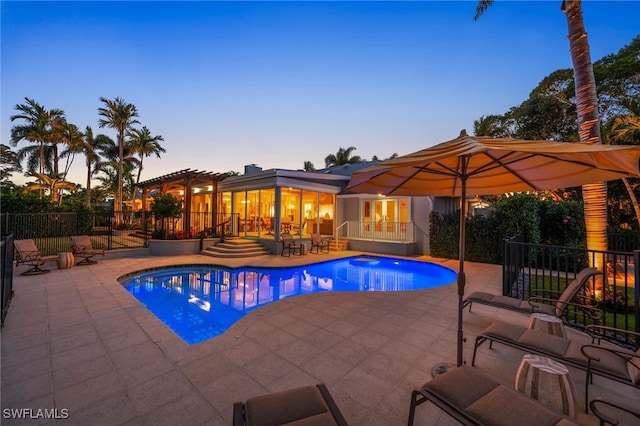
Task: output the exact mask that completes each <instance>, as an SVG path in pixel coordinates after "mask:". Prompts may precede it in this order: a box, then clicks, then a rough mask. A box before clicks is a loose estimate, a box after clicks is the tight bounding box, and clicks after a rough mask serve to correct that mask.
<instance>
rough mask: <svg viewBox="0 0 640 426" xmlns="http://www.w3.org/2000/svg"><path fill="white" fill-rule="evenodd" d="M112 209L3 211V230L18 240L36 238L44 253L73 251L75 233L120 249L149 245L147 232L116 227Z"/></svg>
mask: <svg viewBox="0 0 640 426" xmlns="http://www.w3.org/2000/svg"><path fill="white" fill-rule="evenodd" d="M113 217H114V216H113V213H110V212H109V213H73V212H71V213H15V214H14V213H3V214H2V215H0V232H2V233H3V234H7V233H12V234H13V237H14V239H15V240H25V239H33V240H35V242H36V246H37V247H38V249H39V250H40V252H41V253H42V254H43V255H44V256H48V255H53V254H57V253H58V252H60V251H71V236H72V235H91V236H93V237H94V238H92V242H93V245H94V248H96V249H105V250H117V249H122V248H137V247H144V246H145V245H146V233H145V232H144V230H137V229H122V230H120V229H114V227H113V223H114V222H113Z"/></svg>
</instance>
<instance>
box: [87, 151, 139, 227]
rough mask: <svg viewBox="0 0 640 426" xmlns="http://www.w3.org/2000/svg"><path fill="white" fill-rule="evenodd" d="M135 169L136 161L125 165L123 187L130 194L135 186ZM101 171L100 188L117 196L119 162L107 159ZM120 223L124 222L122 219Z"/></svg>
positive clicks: (99, 175) (99, 176) (99, 177)
mask: <svg viewBox="0 0 640 426" xmlns="http://www.w3.org/2000/svg"><path fill="white" fill-rule="evenodd" d="M134 169H135V164H134V163H131V162H125V163H124V165H123V173H122V176H123V186H122V188H121V190H122V192H123V193H126V194H129V193H130V191H131V188H132V187H133V184H134V179H133V172H134ZM99 171H100V172H101V174H98V175H97V176H96V179H97V180H98V181H100V182H101V184H100V186H99V189H100V190H101V191H102V192H104V193H105V194H108V195H112V196H115V194H116V193H117V192H118V162H117V161H106V162H104V163H102V164H101V165H100V169H99ZM114 198H115V197H114ZM120 218H122V212H120ZM118 223H122V220H120V222H118Z"/></svg>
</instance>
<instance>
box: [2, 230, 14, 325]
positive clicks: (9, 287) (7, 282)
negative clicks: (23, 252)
mask: <svg viewBox="0 0 640 426" xmlns="http://www.w3.org/2000/svg"><path fill="white" fill-rule="evenodd" d="M0 256H1V259H2V263H1V264H0V290H1V294H0V308H2V310H1V311H0V323H1V324H3V325H4V319H5V317H6V316H7V309H8V308H9V303H10V302H11V297H12V296H13V234H2V240H1V241H0Z"/></svg>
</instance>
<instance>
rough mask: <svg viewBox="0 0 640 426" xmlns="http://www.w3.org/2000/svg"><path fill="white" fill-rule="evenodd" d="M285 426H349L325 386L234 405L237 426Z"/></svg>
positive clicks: (301, 388)
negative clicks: (286, 425)
mask: <svg viewBox="0 0 640 426" xmlns="http://www.w3.org/2000/svg"><path fill="white" fill-rule="evenodd" d="M285 424H296V425H327V426H328V425H339V426H346V425H347V421H346V420H345V418H344V417H343V416H342V413H341V412H340V410H339V409H338V406H337V405H336V403H335V401H334V400H333V398H332V397H331V394H330V393H329V390H328V389H327V387H326V386H325V385H324V384H318V385H316V386H303V387H299V388H295V389H289V390H285V391H281V392H273V393H269V394H266V395H260V396H256V397H254V398H251V399H249V400H247V402H245V403H242V402H235V403H234V404H233V426H244V425H247V426H262V425H269V426H275V425H285Z"/></svg>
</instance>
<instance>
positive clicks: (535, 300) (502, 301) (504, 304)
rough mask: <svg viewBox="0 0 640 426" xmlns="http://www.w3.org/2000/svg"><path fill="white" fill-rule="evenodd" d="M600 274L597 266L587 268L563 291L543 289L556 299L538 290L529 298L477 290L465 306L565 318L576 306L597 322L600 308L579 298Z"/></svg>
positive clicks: (468, 298) (464, 303) (465, 301)
mask: <svg viewBox="0 0 640 426" xmlns="http://www.w3.org/2000/svg"><path fill="white" fill-rule="evenodd" d="M600 274H602V272H600V271H598V270H597V269H595V268H585V269H583V270H581V271H580V272H579V273H578V275H576V277H575V279H574V280H573V281H571V282H570V283H569V285H567V288H566V289H565V290H564V291H563V292H562V293H558V292H552V291H550V290H542V292H544V293H545V294H552V293H554V294H556V296H557V298H555V299H553V298H547V297H541V296H537V295H536V294H537V292H536V291H535V290H534V292H532V297H530V298H529V299H527V300H521V299H517V298H515V297H509V296H497V295H495V294H490V293H484V292H481V291H477V292H474V293H471V294H470V295H469V296H467V298H466V299H465V300H464V302H463V307H466V306H469V312H471V305H472V304H474V303H478V304H481V305H488V306H493V307H494V308H501V309H509V310H511V311H516V312H521V313H526V314H531V313H534V312H539V313H543V314H549V315H554V316H556V317H558V318H563V317H564V316H565V315H566V314H567V308H569V307H570V306H573V307H574V308H576V309H575V310H579V311H581V312H582V313H583V314H584V315H586V316H588V317H590V318H592V319H593V320H594V321H596V322H597V319H598V317H599V312H598V310H597V309H594V307H593V306H592V304H591V303H590V302H591V300H588V299H587V298H581V299H580V298H578V293H579V292H580V290H581V289H582V288H583V287H584V285H585V284H586V283H587V282H588V281H589V279H591V278H592V277H594V276H596V275H600ZM575 300H579V303H575V302H574V301H575ZM575 310H574V311H575Z"/></svg>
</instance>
